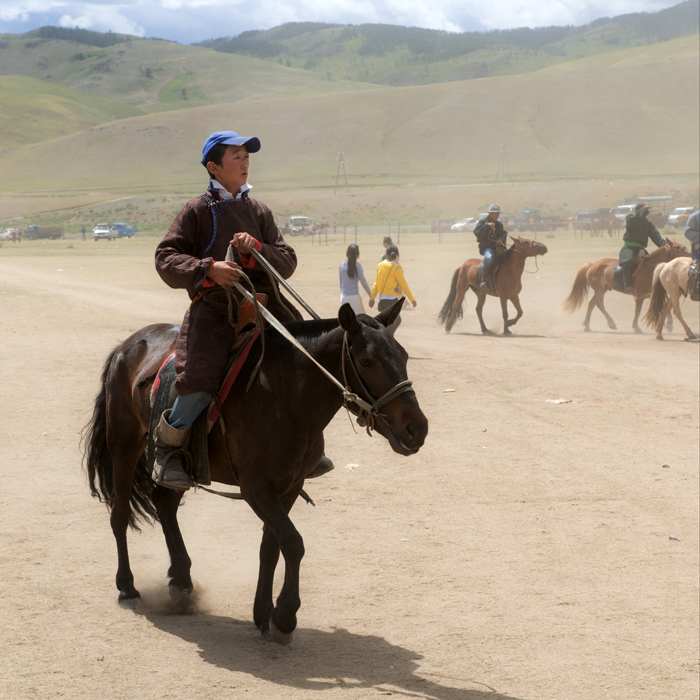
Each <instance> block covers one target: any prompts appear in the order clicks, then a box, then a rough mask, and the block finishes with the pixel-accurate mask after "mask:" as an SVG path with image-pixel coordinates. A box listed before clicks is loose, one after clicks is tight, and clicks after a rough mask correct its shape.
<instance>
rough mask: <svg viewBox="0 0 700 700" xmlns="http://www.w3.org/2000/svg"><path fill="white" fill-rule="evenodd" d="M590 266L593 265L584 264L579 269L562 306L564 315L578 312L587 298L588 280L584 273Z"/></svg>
mask: <svg viewBox="0 0 700 700" xmlns="http://www.w3.org/2000/svg"><path fill="white" fill-rule="evenodd" d="M592 264H593V263H586V264H585V265H581V267H579V269H578V272H577V273H576V277H575V278H574V284H573V285H572V287H571V291H570V292H569V296H568V297H566V299H565V300H564V303H563V304H562V311H563V312H564V313H565V314H572V313H574V311H578V310H579V309H580V308H581V304H583V302H584V300H585V299H586V297H587V296H588V280H587V279H586V273H587V272H588V270H589V268H590V267H591V265H592Z"/></svg>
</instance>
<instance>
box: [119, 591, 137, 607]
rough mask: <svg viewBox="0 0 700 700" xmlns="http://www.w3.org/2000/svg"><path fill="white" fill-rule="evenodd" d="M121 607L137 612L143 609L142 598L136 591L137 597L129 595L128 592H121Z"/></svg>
mask: <svg viewBox="0 0 700 700" xmlns="http://www.w3.org/2000/svg"><path fill="white" fill-rule="evenodd" d="M118 601H119V605H120V607H122V608H130V609H131V610H137V609H138V608H140V607H141V596H140V595H139V592H138V591H136V595H133V593H127V592H126V591H119V598H118Z"/></svg>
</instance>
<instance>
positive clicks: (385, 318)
mask: <svg viewBox="0 0 700 700" xmlns="http://www.w3.org/2000/svg"><path fill="white" fill-rule="evenodd" d="M405 300H406V297H401V299H399V300H398V301H397V302H396V303H395V304H394V305H393V306H390V307H389V308H388V309H387V310H386V311H382V313H380V314H379V315H378V316H375V319H376V320H377V321H379V323H381V324H382V326H384V327H385V328H388V327H389V326H390V325H391V324H392V323H393V322H394V321H396V319H397V318H398V315H399V313H401V307H402V306H403V303H404V301H405Z"/></svg>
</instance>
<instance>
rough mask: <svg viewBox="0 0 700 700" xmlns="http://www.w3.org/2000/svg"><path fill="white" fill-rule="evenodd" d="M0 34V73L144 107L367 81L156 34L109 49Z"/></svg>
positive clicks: (332, 88) (322, 90) (334, 88)
mask: <svg viewBox="0 0 700 700" xmlns="http://www.w3.org/2000/svg"><path fill="white" fill-rule="evenodd" d="M0 39H1V40H2V41H0V45H1V46H2V48H0V74H4V75H28V76H31V77H34V78H38V79H40V80H43V81H46V82H47V83H54V84H58V85H61V86H63V87H69V88H72V89H75V90H79V91H81V92H84V93H86V94H88V95H94V96H98V97H105V98H118V99H120V100H123V101H124V102H126V103H128V104H130V105H133V106H136V107H138V108H140V109H141V110H143V111H160V110H172V109H186V108H192V107H196V106H202V105H207V104H215V103H222V102H236V101H239V100H245V99H250V98H254V97H265V96H269V95H275V96H287V95H295V94H300V93H304V94H307V93H310V94H313V93H319V94H328V93H332V92H339V91H343V90H356V89H360V88H361V87H362V85H361V84H357V83H344V82H339V81H329V80H328V78H327V77H326V76H325V75H320V74H318V73H312V72H309V71H303V70H298V69H295V68H286V67H283V66H279V65H277V64H270V63H265V62H264V61H260V60H257V59H253V58H249V57H247V56H237V55H233V54H222V53H217V52H214V51H212V50H210V49H205V48H201V47H197V46H182V45H180V44H176V43H173V42H168V41H160V40H155V39H149V40H144V39H133V40H131V41H128V42H125V43H122V44H116V45H115V46H110V47H108V48H104V49H101V48H93V47H87V46H85V45H82V44H77V43H75V42H70V41H57V40H38V39H34V40H31V41H30V40H27V39H26V38H23V37H22V36H17V35H4V36H0ZM78 56H79V57H80V60H78V59H76V57H78ZM183 89H184V90H185V94H184V95H183V92H182V91H183ZM185 97H186V99H183V98H185Z"/></svg>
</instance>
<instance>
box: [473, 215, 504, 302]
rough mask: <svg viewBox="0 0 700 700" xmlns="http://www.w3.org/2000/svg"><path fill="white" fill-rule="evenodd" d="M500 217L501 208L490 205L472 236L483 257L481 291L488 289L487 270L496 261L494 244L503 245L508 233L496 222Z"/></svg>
mask: <svg viewBox="0 0 700 700" xmlns="http://www.w3.org/2000/svg"><path fill="white" fill-rule="evenodd" d="M500 215H501V208H500V207H499V206H498V204H492V205H491V206H490V207H489V213H488V216H485V217H484V218H483V219H479V223H478V224H477V225H476V226H475V228H474V235H475V236H476V240H477V241H478V242H479V253H480V254H481V255H483V256H484V262H483V264H482V267H483V274H482V276H481V284H480V285H479V286H480V287H481V288H482V289H488V279H489V275H490V274H491V273H490V271H489V268H490V267H491V266H492V265H493V263H494V261H495V259H496V244H497V242H498V241H501V242H502V243H503V244H504V245H505V242H506V238H507V237H508V232H507V231H506V230H505V229H504V228H503V224H502V223H501V222H500V221H499V220H498V217H499V216H500Z"/></svg>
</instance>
